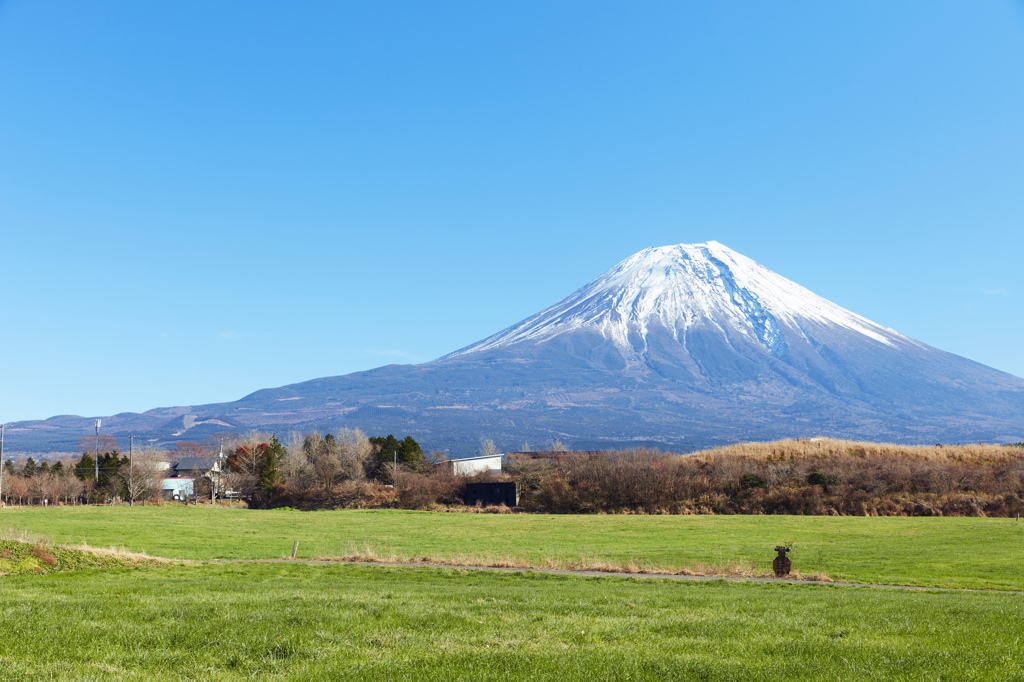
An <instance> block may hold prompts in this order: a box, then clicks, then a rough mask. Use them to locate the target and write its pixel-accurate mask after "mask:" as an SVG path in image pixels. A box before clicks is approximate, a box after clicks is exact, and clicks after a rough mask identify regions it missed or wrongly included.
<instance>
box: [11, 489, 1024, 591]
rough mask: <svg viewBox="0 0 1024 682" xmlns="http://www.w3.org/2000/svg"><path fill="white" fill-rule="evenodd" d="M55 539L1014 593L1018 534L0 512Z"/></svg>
mask: <svg viewBox="0 0 1024 682" xmlns="http://www.w3.org/2000/svg"><path fill="white" fill-rule="evenodd" d="M2 525H10V526H13V527H16V528H23V529H27V530H30V531H33V532H37V533H42V534H45V535H47V536H48V537H49V538H50V539H52V540H53V541H54V542H56V543H61V544H72V545H74V544H79V543H81V542H83V541H85V542H88V543H89V545H91V546H94V547H107V546H119V547H121V546H123V547H124V548H126V549H128V550H131V551H136V552H145V553H147V554H150V555H153V556H162V557H168V558H179V559H267V558H283V557H288V556H290V555H291V550H292V543H293V542H294V541H298V542H299V552H298V556H299V558H315V557H332V556H344V555H349V554H352V553H353V550H355V551H356V552H362V551H364V550H366V549H369V550H371V551H372V552H373V553H376V554H377V555H379V556H399V557H406V558H411V559H412V558H422V557H424V556H428V557H451V558H459V557H465V556H475V557H481V558H484V559H486V558H490V559H492V560H494V561H499V560H502V559H523V560H525V561H526V562H527V563H529V564H531V565H535V566H545V565H548V564H549V563H550V562H551V561H555V562H561V563H568V562H571V561H574V560H577V559H579V558H581V557H582V558H584V559H585V560H586V561H595V562H596V561H607V562H609V563H614V564H620V565H625V564H628V563H630V562H633V563H634V564H635V565H636V566H638V567H640V568H643V567H651V568H657V569H661V570H668V571H678V570H679V569H680V568H684V567H693V566H699V565H701V564H705V565H707V564H712V565H715V566H727V565H729V564H731V563H740V564H753V565H754V566H756V567H757V568H758V569H759V570H763V571H767V570H770V564H771V560H772V558H773V557H774V552H773V551H772V548H773V547H775V545H777V544H779V543H782V542H792V543H793V547H794V549H793V552H792V554H791V558H792V561H793V568H794V569H795V570H798V571H800V572H801V573H803V574H804V575H811V574H814V573H819V572H820V573H826V574H827V575H828V576H830V577H831V578H833V579H836V580H844V581H852V582H877V583H885V584H910V585H925V586H931V587H954V588H955V587H961V588H977V589H1006V590H1024V573H1022V572H1021V571H1020V566H1021V565H1022V564H1024V524H1022V523H1018V522H1016V521H1014V520H1013V519H983V518H909V517H870V518H864V517H821V516H628V515H544V514H458V513H435V512H415V511H400V510H337V511H319V512H297V511H288V510H248V509H241V508H210V507H182V506H177V505H173V506H172V505H166V506H161V507H132V508H129V507H59V508H48V509H44V508H38V507H36V508H24V509H11V508H8V509H6V510H3V512H0V526H2Z"/></svg>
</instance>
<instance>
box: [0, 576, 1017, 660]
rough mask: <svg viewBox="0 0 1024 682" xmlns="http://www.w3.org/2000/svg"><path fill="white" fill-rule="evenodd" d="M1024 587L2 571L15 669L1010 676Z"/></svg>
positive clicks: (8, 653) (1, 619)
mask: <svg viewBox="0 0 1024 682" xmlns="http://www.w3.org/2000/svg"><path fill="white" fill-rule="evenodd" d="M1022 619H1024V600H1022V599H1021V598H1020V597H1019V596H1018V595H1009V594H998V593H991V594H977V593H934V592H932V593H928V592H923V593H922V592H904V591H890V590H875V589H869V588H836V587H828V586H820V585H806V586H803V585H801V586H790V585H772V584H751V583H747V584H736V583H724V582H719V581H715V582H711V583H680V582H676V581H668V580H658V579H651V578H619V577H607V578H578V577H565V576H545V575H523V574H490V573H484V572H466V571H460V570H457V569H425V568H417V569H414V568H403V569H387V568H368V567H358V566H304V565H297V564H273V565H252V564H244V565H206V566H198V567H182V566H177V567H146V568H140V569H112V570H107V571H101V570H93V569H87V570H81V571H77V572H72V573H56V574H51V575H25V576H8V577H6V578H3V579H0V632H3V636H2V637H0V679H2V680H26V679H62V680H74V679H170V678H174V679H180V678H188V679H203V680H218V679H252V678H257V679H295V680H307V679H463V680H481V679H539V680H554V679H558V680H595V679H597V680H605V679H607V680H613V679H614V680H626V679H632V680H647V679H650V680H666V679H708V680H779V679H820V680H854V679H856V680H878V679H892V680H911V679H914V680H926V679H927V680H933V679H934V680H938V679H947V680H1010V679H1021V678H1022V676H1024V650H1022V647H1021V644H1022V638H1024V635H1022V631H1021V628H1020V623H1021V622H1022Z"/></svg>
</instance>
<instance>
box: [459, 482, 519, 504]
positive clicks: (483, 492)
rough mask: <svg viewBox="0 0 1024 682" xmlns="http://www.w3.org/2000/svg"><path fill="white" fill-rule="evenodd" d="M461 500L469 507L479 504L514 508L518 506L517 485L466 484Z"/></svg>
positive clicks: (507, 483) (510, 483) (511, 483)
mask: <svg viewBox="0 0 1024 682" xmlns="http://www.w3.org/2000/svg"><path fill="white" fill-rule="evenodd" d="M462 499H463V500H464V501H465V503H466V504H467V505H469V506H473V505H475V504H476V503H477V502H479V503H481V504H495V505H497V504H503V505H505V506H506V507H515V506H517V505H518V504H519V484H518V483H514V482H501V483H467V484H466V492H465V493H463V495H462Z"/></svg>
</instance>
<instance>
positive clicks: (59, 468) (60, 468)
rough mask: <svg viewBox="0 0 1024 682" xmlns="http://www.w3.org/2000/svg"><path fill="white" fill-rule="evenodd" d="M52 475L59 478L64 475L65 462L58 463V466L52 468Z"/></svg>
mask: <svg viewBox="0 0 1024 682" xmlns="http://www.w3.org/2000/svg"><path fill="white" fill-rule="evenodd" d="M50 473H51V474H56V475H58V476H59V475H60V474H62V473H64V462H61V461H58V462H57V463H56V464H54V465H53V466H52V467H50Z"/></svg>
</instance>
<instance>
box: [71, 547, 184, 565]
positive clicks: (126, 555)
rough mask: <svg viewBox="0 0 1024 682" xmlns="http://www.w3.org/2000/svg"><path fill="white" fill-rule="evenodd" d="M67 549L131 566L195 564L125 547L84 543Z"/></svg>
mask: <svg viewBox="0 0 1024 682" xmlns="http://www.w3.org/2000/svg"><path fill="white" fill-rule="evenodd" d="M67 549H73V550H76V551H79V552H88V553H89V554H93V555H95V556H98V557H103V558H107V559H118V560H121V561H125V562H127V563H129V564H143V563H155V564H178V563H181V564H190V563H195V562H188V561H181V560H179V559H166V558H164V557H157V556H150V555H149V554H144V553H142V552H131V551H129V550H127V549H125V548H124V547H107V548H103V547H90V546H89V545H88V544H87V543H85V542H82V543H81V544H80V545H68V546H67Z"/></svg>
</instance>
